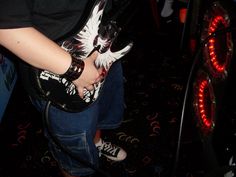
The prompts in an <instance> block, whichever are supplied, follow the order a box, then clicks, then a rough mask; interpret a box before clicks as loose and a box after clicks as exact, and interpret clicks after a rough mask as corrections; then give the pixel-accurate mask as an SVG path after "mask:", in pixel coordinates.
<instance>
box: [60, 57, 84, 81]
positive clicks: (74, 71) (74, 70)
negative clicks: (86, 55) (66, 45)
mask: <svg viewBox="0 0 236 177" xmlns="http://www.w3.org/2000/svg"><path fill="white" fill-rule="evenodd" d="M71 58H72V60H71V64H70V67H69V68H68V70H67V71H66V72H65V73H64V74H62V75H61V76H62V77H64V78H66V79H67V80H68V81H74V80H76V79H78V78H79V77H80V75H81V74H82V72H83V70H84V61H83V60H81V59H78V58H76V57H75V56H73V55H71Z"/></svg>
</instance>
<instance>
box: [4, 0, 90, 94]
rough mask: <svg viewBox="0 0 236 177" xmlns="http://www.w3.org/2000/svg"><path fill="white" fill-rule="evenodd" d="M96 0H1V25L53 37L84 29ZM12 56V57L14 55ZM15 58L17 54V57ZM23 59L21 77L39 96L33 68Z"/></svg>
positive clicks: (27, 86)
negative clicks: (34, 30)
mask: <svg viewBox="0 0 236 177" xmlns="http://www.w3.org/2000/svg"><path fill="white" fill-rule="evenodd" d="M93 2H94V0H0V28H2V29H8V28H21V27H35V28H36V29H37V30H39V31H40V32H42V33H43V34H44V35H46V36H47V37H49V38H50V39H52V40H59V39H61V38H62V39H63V36H64V37H66V35H70V33H71V32H72V31H73V33H75V32H77V31H78V30H80V27H82V26H83V24H84V23H83V22H84V21H85V20H86V19H87V18H88V16H89V12H90V11H91V8H92V5H93ZM10 58H12V57H10ZM13 58H14V57H13ZM17 61H20V64H19V65H18V66H19V76H20V78H21V81H22V83H23V85H24V87H25V89H26V90H27V91H28V93H29V94H30V95H31V96H33V97H36V98H39V97H38V92H37V91H36V90H37V89H35V88H34V82H35V79H33V80H32V77H31V75H32V74H31V72H32V67H31V66H29V65H28V64H26V63H24V62H22V61H21V60H17Z"/></svg>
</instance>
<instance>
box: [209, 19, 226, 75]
mask: <svg viewBox="0 0 236 177" xmlns="http://www.w3.org/2000/svg"><path fill="white" fill-rule="evenodd" d="M227 26H228V22H227V20H226V19H225V18H224V17H223V16H220V15H218V16H215V17H214V18H213V19H212V21H211V23H210V24H209V28H208V35H211V34H212V33H214V32H216V31H217V30H219V29H222V28H226V27H227ZM224 38H227V35H225V36H224ZM217 43H218V44H217ZM219 44H220V45H224V44H222V42H220V41H219V39H218V38H217V36H216V37H214V38H212V39H210V40H209V41H208V53H209V57H210V62H211V65H212V67H213V68H214V70H216V72H218V73H222V72H224V71H225V68H226V64H227V61H226V59H225V58H224V57H225V56H219V51H218V49H219V47H217V45H219ZM225 45H227V39H226V43H225ZM220 57H221V58H220Z"/></svg>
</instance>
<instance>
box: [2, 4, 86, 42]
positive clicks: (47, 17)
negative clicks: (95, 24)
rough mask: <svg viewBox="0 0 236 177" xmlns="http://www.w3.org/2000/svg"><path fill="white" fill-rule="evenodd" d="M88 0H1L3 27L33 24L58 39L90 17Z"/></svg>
mask: <svg viewBox="0 0 236 177" xmlns="http://www.w3.org/2000/svg"><path fill="white" fill-rule="evenodd" d="M88 1H89V0H0V28H19V27H31V26H33V27H35V28H36V29H38V30H39V31H41V32H42V33H43V34H45V35H46V36H48V37H49V38H51V39H53V40H55V39H58V38H60V37H62V36H63V35H66V34H67V33H68V32H70V31H72V30H74V27H75V26H79V23H82V22H81V17H82V16H86V14H85V13H87V11H86V9H88V8H87V6H89V3H88ZM90 1H91V0H90ZM81 25H82V24H81Z"/></svg>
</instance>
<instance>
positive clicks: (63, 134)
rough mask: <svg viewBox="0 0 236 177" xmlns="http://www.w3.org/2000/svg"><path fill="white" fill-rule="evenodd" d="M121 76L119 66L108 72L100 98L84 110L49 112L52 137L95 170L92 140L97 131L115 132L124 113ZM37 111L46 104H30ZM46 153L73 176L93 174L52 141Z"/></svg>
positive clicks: (53, 109)
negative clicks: (112, 130) (110, 130)
mask: <svg viewBox="0 0 236 177" xmlns="http://www.w3.org/2000/svg"><path fill="white" fill-rule="evenodd" d="M123 97H124V90H123V74H122V67H121V63H120V62H116V63H114V64H113V65H112V67H111V68H110V70H109V72H108V75H107V77H106V80H105V83H104V85H103V88H102V91H101V93H100V95H99V98H98V99H97V100H96V101H95V102H94V103H93V104H92V105H91V106H89V107H88V108H87V109H86V110H84V111H82V112H78V113H71V112H65V111H62V110H60V109H58V108H56V107H54V106H51V107H50V110H49V121H50V127H51V129H52V131H53V134H54V135H55V136H56V137H57V139H59V140H60V142H61V143H62V144H63V146H66V148H67V149H69V150H70V151H71V152H72V153H73V154H75V155H76V156H79V157H80V158H82V159H84V160H86V161H88V162H90V163H91V164H93V165H95V166H97V167H98V152H97V149H96V147H95V145H94V142H93V138H94V135H95V133H96V130H97V129H114V128H117V127H118V126H119V125H120V123H121V120H122V118H123V111H124V98H123ZM33 104H34V105H35V106H36V108H37V109H38V110H39V111H40V112H43V111H44V109H45V104H46V102H45V101H42V100H33ZM45 135H46V137H47V138H48V140H49V149H50V150H51V153H52V154H53V156H54V158H55V159H56V160H57V161H58V164H59V166H60V168H62V169H64V170H65V171H67V172H68V173H69V174H71V175H74V176H85V175H90V174H92V173H94V171H93V170H92V169H91V168H89V167H87V166H84V165H83V164H81V163H79V162H78V161H76V160H75V159H73V158H71V157H70V156H68V155H67V154H66V153H64V152H63V151H62V150H61V149H60V148H58V147H57V145H56V144H55V143H54V142H53V141H52V140H51V138H50V136H47V133H45Z"/></svg>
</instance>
